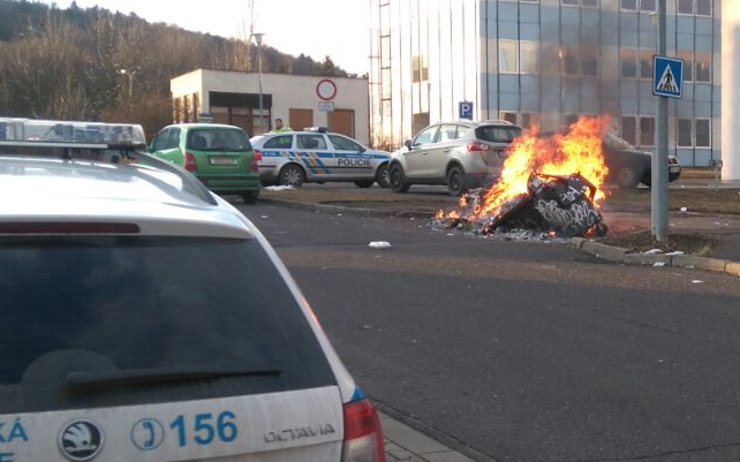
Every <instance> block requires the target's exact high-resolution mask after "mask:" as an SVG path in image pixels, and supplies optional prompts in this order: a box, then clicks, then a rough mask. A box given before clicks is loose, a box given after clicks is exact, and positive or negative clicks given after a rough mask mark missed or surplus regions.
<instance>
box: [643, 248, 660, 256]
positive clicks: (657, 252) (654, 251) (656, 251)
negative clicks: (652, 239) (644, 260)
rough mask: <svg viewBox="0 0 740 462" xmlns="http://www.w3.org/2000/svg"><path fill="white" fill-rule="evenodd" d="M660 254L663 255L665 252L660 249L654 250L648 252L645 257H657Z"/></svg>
mask: <svg viewBox="0 0 740 462" xmlns="http://www.w3.org/2000/svg"><path fill="white" fill-rule="evenodd" d="M659 253H663V251H662V250H660V249H652V250H648V251H647V252H645V255H656V254H659Z"/></svg>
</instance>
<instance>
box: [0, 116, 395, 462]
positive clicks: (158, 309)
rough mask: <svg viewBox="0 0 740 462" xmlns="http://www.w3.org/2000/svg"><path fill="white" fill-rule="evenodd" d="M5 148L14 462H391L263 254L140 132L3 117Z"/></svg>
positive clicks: (298, 301) (376, 430) (6, 405)
mask: <svg viewBox="0 0 740 462" xmlns="http://www.w3.org/2000/svg"><path fill="white" fill-rule="evenodd" d="M118 129H123V130H124V132H128V131H130V133H132V134H138V135H134V136H133V137H132V138H131V139H130V140H126V141H124V142H122V141H121V140H120V139H118V137H117V136H113V135H114V134H117V133H118V131H119V130H118ZM31 132H33V133H35V134H34V135H33V136H27V135H28V134H30V133H31ZM91 137H92V138H94V142H91V141H90V140H89V139H86V140H85V141H83V140H82V138H91ZM0 147H2V153H3V154H2V155H0V197H3V198H5V200H3V201H2V203H1V204H0V258H1V259H2V261H3V262H4V263H3V265H2V266H1V267H0V293H2V306H3V307H4V312H3V322H2V324H0V349H2V351H4V352H11V353H12V354H6V355H4V356H3V360H2V361H0V438H1V439H0V443H2V444H1V445H0V453H1V454H2V456H1V457H2V460H3V461H13V462H16V461H24V460H25V461H50V460H63V459H66V460H69V461H73V462H76V461H89V460H93V459H97V460H101V461H113V460H128V461H135V460H146V461H150V462H165V461H184V460H211V459H218V460H227V459H228V460H230V461H245V462H246V461H255V460H259V461H282V462H290V461H296V462H297V461H309V460H310V461H337V462H365V461H375V462H384V461H385V455H384V452H383V438H382V435H381V429H380V423H379V419H378V416H377V413H376V411H375V408H374V406H373V405H372V404H371V403H370V401H369V400H368V398H367V396H366V395H365V394H364V393H363V391H362V390H361V389H360V388H359V387H358V386H357V384H356V383H355V382H354V380H353V379H352V377H351V376H350V374H349V373H348V371H347V370H346V369H345V367H344V366H343V365H342V363H341V362H340V360H339V358H338V357H337V355H336V353H335V351H334V349H333V348H332V346H331V345H330V343H329V341H328V339H327V337H326V336H325V334H324V332H323V330H322V328H321V326H320V325H319V323H318V321H317V319H316V317H315V315H314V313H313V311H312V309H311V307H310V306H309V305H308V302H307V301H306V299H305V297H304V296H303V295H302V294H301V292H300V289H299V288H298V287H297V285H296V283H295V282H294V280H293V279H292V277H291V276H290V274H289V273H288V271H287V269H286V268H285V266H284V265H283V263H282V262H281V261H280V259H279V258H278V256H277V254H276V253H275V251H274V250H273V249H272V247H271V246H270V244H269V243H268V242H267V240H266V239H265V238H264V237H263V235H262V234H261V233H260V231H259V230H258V229H257V228H256V227H255V226H254V224H252V223H251V222H250V221H249V220H248V219H247V218H246V217H245V216H244V215H243V214H241V213H240V212H239V211H238V210H237V209H235V208H234V207H233V206H232V205H230V204H229V203H228V202H226V201H224V200H223V199H221V198H220V197H218V196H217V195H215V194H213V193H211V192H210V191H209V190H208V189H207V188H206V187H205V186H204V185H203V184H202V183H201V182H200V181H198V180H197V179H196V178H195V177H194V176H192V175H191V174H190V173H188V172H186V171H185V170H184V169H182V168H180V167H179V166H176V165H173V164H171V163H169V162H166V161H163V160H160V159H158V158H156V157H154V156H152V155H150V154H148V153H146V152H144V148H145V144H144V143H143V131H141V127H139V126H135V125H124V124H118V125H115V126H114V125H105V124H103V125H101V124H86V123H67V122H64V123H61V122H54V121H51V122H46V123H39V122H35V121H19V120H0Z"/></svg>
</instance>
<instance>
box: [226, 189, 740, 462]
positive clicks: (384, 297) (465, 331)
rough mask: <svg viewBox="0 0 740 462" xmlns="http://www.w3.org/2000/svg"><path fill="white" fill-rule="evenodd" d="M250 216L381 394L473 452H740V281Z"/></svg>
mask: <svg viewBox="0 0 740 462" xmlns="http://www.w3.org/2000/svg"><path fill="white" fill-rule="evenodd" d="M241 209H242V210H243V211H244V212H245V214H246V215H247V216H248V217H249V218H250V219H252V220H253V221H254V222H255V223H256V224H257V225H258V226H259V227H260V229H262V231H263V232H264V233H265V235H266V236H267V237H268V239H269V240H270V241H271V242H272V244H273V245H274V246H275V247H276V250H277V251H278V253H279V254H280V255H281V257H282V258H283V260H284V261H285V263H286V265H287V266H288V267H289V269H290V270H291V272H292V274H293V276H294V277H295V279H296V280H297V281H298V283H299V285H300V286H301V287H302V289H303V291H304V294H305V295H306V297H307V298H308V300H309V302H310V303H311V304H312V306H313V308H314V310H315V311H316V313H317V315H318V317H319V319H320V320H321V322H322V324H323V326H324V328H325V329H326V331H327V333H328V334H329V337H330V338H331V340H332V342H333V344H334V346H335V347H336V349H337V350H338V352H339V354H340V356H341V357H342V359H343V360H344V362H345V363H346V365H347V366H348V368H349V369H350V371H351V372H352V373H353V374H354V375H355V378H356V379H358V381H359V382H360V383H361V384H362V385H363V387H364V388H365V389H366V391H368V393H369V394H370V395H371V396H372V397H373V399H375V400H376V401H378V402H379V403H380V404H381V406H382V407H384V408H385V409H387V410H389V411H391V412H392V413H393V414H395V415H396V416H397V417H402V418H403V420H405V421H407V422H408V423H411V424H412V425H413V426H416V427H417V428H419V429H421V430H422V431H427V432H430V433H431V434H432V435H433V436H437V437H440V438H444V439H445V442H447V443H452V445H453V446H454V447H455V448H456V449H459V450H461V451H462V452H465V453H466V454H468V455H470V456H471V457H473V458H475V459H478V460H499V461H523V462H531V461H608V460H609V461H610V460H615V461H617V460H619V461H622V460H650V461H660V462H675V461H725V460H727V461H729V460H732V461H736V460H738V459H739V458H740V384H739V383H740V380H739V379H740V354H738V353H739V352H740V336H739V335H738V332H740V282H739V281H738V279H737V278H733V277H731V276H727V275H723V274H718V273H707V272H700V271H694V270H681V269H677V268H652V267H649V268H648V267H635V266H618V265H612V264H608V263H603V262H600V261H597V260H595V259H593V258H591V257H589V256H587V255H584V254H581V253H579V252H577V251H575V250H573V249H571V248H569V247H568V246H566V245H560V244H554V243H547V244H543V243H534V242H512V241H501V240H491V239H482V238H475V237H470V236H465V235H460V234H455V235H448V234H449V233H448V232H447V231H444V230H442V231H440V230H435V229H433V228H431V227H429V226H428V225H427V223H425V222H422V221H420V220H418V219H417V220H410V219H401V218H371V217H360V216H355V215H349V214H343V215H337V214H332V213H318V212H317V213H314V212H309V211H304V210H298V209H292V208H286V207H282V206H277V205H264V204H259V205H256V206H247V207H242V208H241ZM377 240H383V241H389V242H390V243H391V245H392V248H390V249H387V250H373V249H371V248H369V247H368V243H369V242H371V241H377Z"/></svg>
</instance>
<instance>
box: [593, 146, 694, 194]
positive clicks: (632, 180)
mask: <svg viewBox="0 0 740 462" xmlns="http://www.w3.org/2000/svg"><path fill="white" fill-rule="evenodd" d="M604 157H605V159H606V164H607V166H608V167H609V177H608V179H607V181H608V182H610V183H616V184H617V185H618V186H619V187H620V188H635V187H637V185H639V184H640V183H642V184H644V185H646V186H650V181H651V175H652V168H651V163H652V154H651V153H650V152H649V151H640V150H639V149H637V148H636V147H635V146H632V145H631V144H629V143H628V142H627V141H625V140H623V139H622V138H620V137H618V136H617V135H615V134H614V133H608V134H607V135H606V137H605V138H604ZM679 176H681V166H680V165H679V163H678V159H677V158H676V157H675V156H668V181H675V180H676V179H678V177H679Z"/></svg>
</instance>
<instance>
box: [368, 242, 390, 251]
mask: <svg viewBox="0 0 740 462" xmlns="http://www.w3.org/2000/svg"><path fill="white" fill-rule="evenodd" d="M368 246H369V247H370V248H371V249H390V248H391V243H390V242H386V241H373V242H371V243H370V244H368Z"/></svg>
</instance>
